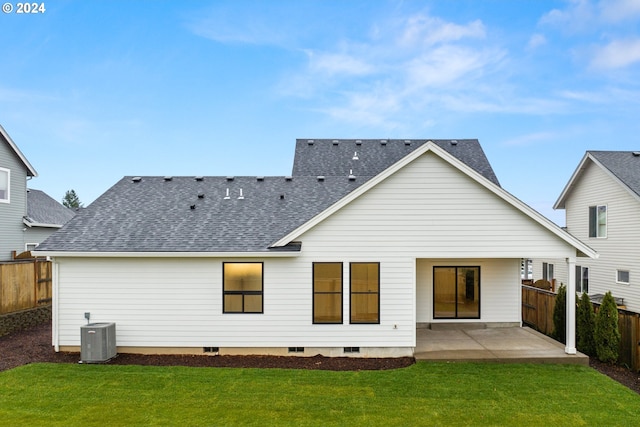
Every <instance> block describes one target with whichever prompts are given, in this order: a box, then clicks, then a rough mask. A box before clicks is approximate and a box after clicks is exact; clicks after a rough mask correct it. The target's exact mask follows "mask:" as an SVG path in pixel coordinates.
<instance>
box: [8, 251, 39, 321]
mask: <svg viewBox="0 0 640 427" xmlns="http://www.w3.org/2000/svg"><path fill="white" fill-rule="evenodd" d="M51 283H52V280H51V262H50V261H45V260H40V259H30V260H25V261H9V262H2V263H0V315H1V314H7V313H13V312H16V311H21V310H27V309H30V308H36V307H40V306H43V305H49V304H51Z"/></svg>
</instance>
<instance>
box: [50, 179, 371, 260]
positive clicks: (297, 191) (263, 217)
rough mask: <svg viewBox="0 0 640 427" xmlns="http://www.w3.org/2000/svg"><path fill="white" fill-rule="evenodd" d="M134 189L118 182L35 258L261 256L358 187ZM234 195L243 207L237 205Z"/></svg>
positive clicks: (152, 185)
mask: <svg viewBox="0 0 640 427" xmlns="http://www.w3.org/2000/svg"><path fill="white" fill-rule="evenodd" d="M134 181H138V180H137V179H136V180H134V179H133V177H125V178H123V179H122V180H120V181H119V182H118V183H116V184H115V185H114V186H113V187H111V188H110V189H109V190H107V192H105V193H104V194H103V195H102V196H100V197H99V198H98V199H97V200H96V201H95V202H93V203H92V204H91V205H89V206H88V207H87V208H85V209H83V210H82V211H81V212H80V213H79V214H78V215H76V216H75V218H73V219H72V220H71V221H70V222H69V224H68V225H67V226H65V227H63V228H62V229H61V230H59V231H58V232H56V233H55V234H54V235H52V236H51V237H50V238H48V239H47V240H45V241H44V242H43V243H42V244H41V245H40V246H39V247H38V250H49V251H81V252H85V251H86V252H132V251H133V252H145V251H148V252H253V251H269V249H268V247H269V245H271V244H272V243H273V242H275V241H276V240H278V239H279V238H281V237H282V236H284V235H286V234H287V233H289V232H290V231H292V230H294V229H295V228H297V227H298V226H300V225H302V224H304V223H305V222H307V221H308V220H310V219H311V218H313V217H314V216H315V215H317V214H318V213H319V212H321V211H323V210H324V209H326V208H327V207H329V206H330V205H331V204H333V203H334V202H335V201H337V200H339V199H341V198H342V197H344V196H345V195H346V194H348V193H349V192H351V191H352V190H353V189H355V188H357V187H358V186H360V185H361V184H362V183H363V182H364V180H363V179H356V180H349V179H348V178H347V177H327V178H326V179H325V180H324V181H319V180H318V179H317V178H316V177H293V178H291V179H290V180H289V179H287V178H285V177H264V178H262V180H259V179H258V178H256V177H235V178H233V180H228V178H227V177H202V178H201V180H196V178H195V177H173V178H171V179H170V180H167V179H166V178H164V177H141V178H140V179H139V181H138V182H134ZM227 189H228V190H229V193H228V194H229V198H228V199H225V197H226V196H227ZM240 190H242V195H243V197H244V198H243V199H239V196H240ZM192 206H193V209H192Z"/></svg>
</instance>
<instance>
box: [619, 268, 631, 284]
mask: <svg viewBox="0 0 640 427" xmlns="http://www.w3.org/2000/svg"><path fill="white" fill-rule="evenodd" d="M616 282H618V283H622V284H624V285H628V284H629V270H618V271H617V272H616Z"/></svg>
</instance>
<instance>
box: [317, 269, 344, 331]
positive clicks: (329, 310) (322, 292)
mask: <svg viewBox="0 0 640 427" xmlns="http://www.w3.org/2000/svg"><path fill="white" fill-rule="evenodd" d="M313 323H339V324H340V323H342V263H341V262H316V263H314V264H313Z"/></svg>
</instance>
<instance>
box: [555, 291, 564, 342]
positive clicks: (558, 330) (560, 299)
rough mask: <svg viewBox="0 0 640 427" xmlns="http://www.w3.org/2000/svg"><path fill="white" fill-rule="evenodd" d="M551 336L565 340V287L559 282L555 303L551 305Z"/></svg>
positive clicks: (561, 340)
mask: <svg viewBox="0 0 640 427" xmlns="http://www.w3.org/2000/svg"><path fill="white" fill-rule="evenodd" d="M552 335H553V338H555V339H556V340H558V341H560V342H561V343H566V342H567V288H566V287H565V286H564V285H563V284H562V283H560V287H559V288H558V295H557V296H556V305H555V306H554V307H553V334H552Z"/></svg>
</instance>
